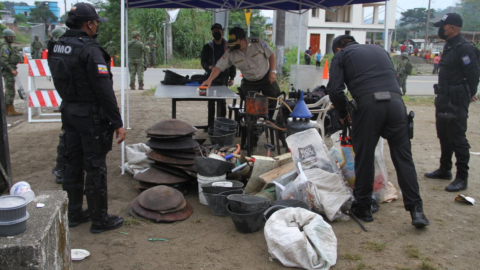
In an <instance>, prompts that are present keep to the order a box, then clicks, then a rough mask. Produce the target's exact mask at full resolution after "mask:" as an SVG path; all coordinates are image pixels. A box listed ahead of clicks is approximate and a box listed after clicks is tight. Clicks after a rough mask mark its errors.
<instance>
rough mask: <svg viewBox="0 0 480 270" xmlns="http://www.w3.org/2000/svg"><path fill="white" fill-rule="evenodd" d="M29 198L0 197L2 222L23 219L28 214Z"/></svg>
mask: <svg viewBox="0 0 480 270" xmlns="http://www.w3.org/2000/svg"><path fill="white" fill-rule="evenodd" d="M27 203H28V202H27V198H25V197H22V196H15V195H7V196H2V197H0V222H10V221H15V220H18V219H22V218H24V217H25V215H26V214H27Z"/></svg>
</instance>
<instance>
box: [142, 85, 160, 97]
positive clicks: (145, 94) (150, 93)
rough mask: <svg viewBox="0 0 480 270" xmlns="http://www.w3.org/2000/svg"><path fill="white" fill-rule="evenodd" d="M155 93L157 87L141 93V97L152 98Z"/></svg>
mask: <svg viewBox="0 0 480 270" xmlns="http://www.w3.org/2000/svg"><path fill="white" fill-rule="evenodd" d="M155 91H157V87H152V88H150V89H148V90H146V91H144V92H143V93H142V96H153V95H155Z"/></svg>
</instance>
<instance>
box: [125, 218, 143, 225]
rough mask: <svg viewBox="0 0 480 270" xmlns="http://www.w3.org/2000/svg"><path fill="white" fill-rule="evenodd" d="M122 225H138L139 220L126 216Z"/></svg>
mask: <svg viewBox="0 0 480 270" xmlns="http://www.w3.org/2000/svg"><path fill="white" fill-rule="evenodd" d="M123 225H125V226H127V227H133V226H137V225H140V220H138V219H136V218H126V219H125V220H124V221H123Z"/></svg>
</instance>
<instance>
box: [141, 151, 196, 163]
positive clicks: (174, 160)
mask: <svg viewBox="0 0 480 270" xmlns="http://www.w3.org/2000/svg"><path fill="white" fill-rule="evenodd" d="M147 157H149V158H151V159H153V160H155V161H158V162H162V163H168V164H174V165H192V164H195V160H193V159H183V158H174V157H169V156H165V155H162V154H161V153H159V152H157V151H155V150H151V151H149V152H148V153H147Z"/></svg>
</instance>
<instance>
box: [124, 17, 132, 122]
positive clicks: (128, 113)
mask: <svg viewBox="0 0 480 270" xmlns="http://www.w3.org/2000/svg"><path fill="white" fill-rule="evenodd" d="M125 12H126V14H125V29H126V33H127V37H128V8H127V10H126V11H125ZM127 42H128V39H125V43H127ZM125 53H126V54H127V56H126V59H127V67H128V65H129V63H128V50H127V51H126V52H125ZM126 77H127V78H126V81H127V85H129V84H130V76H126ZM127 129H132V128H131V127H130V87H127Z"/></svg>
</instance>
